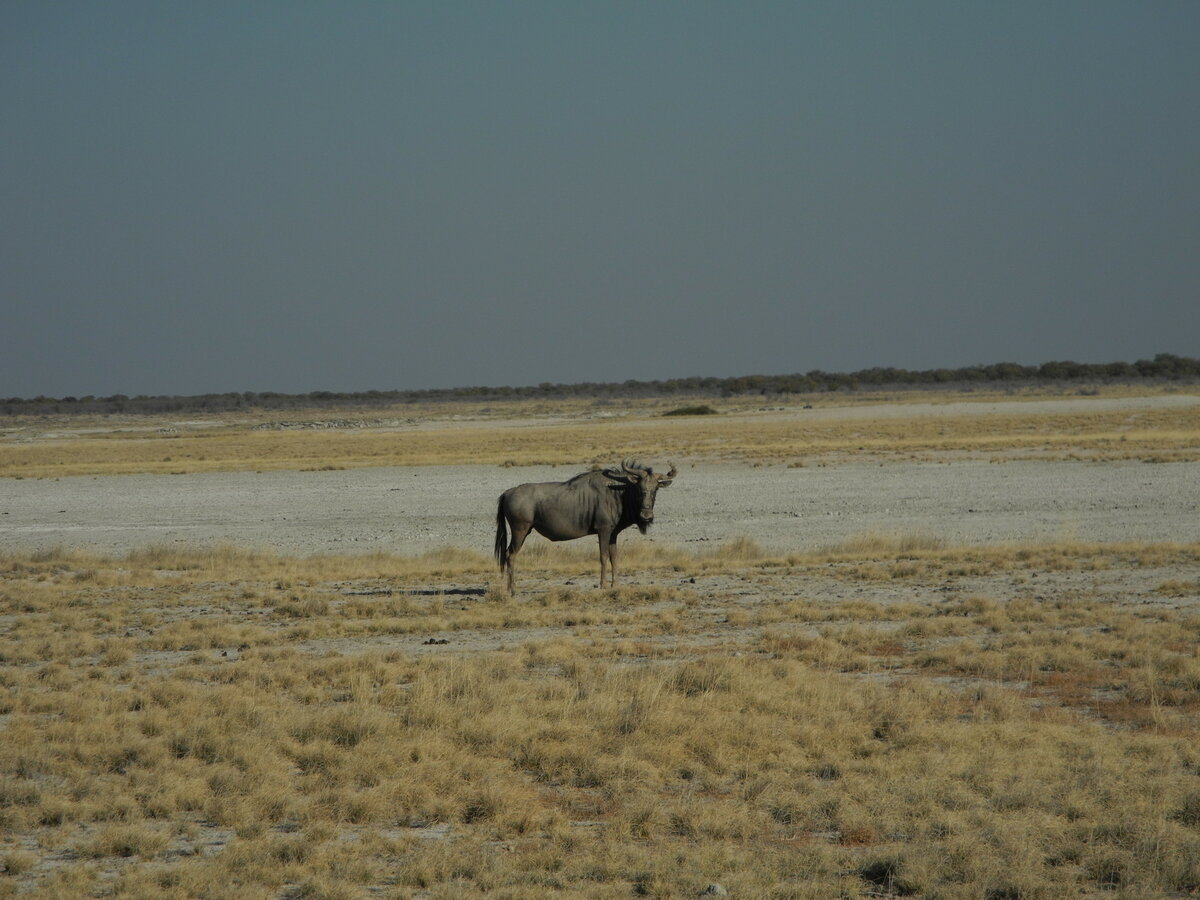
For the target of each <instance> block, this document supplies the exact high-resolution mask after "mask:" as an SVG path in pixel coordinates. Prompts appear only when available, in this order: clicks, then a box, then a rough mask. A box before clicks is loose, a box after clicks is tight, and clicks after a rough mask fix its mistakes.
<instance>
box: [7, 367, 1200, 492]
mask: <svg viewBox="0 0 1200 900" xmlns="http://www.w3.org/2000/svg"><path fill="white" fill-rule="evenodd" d="M1109 395H1111V396H1113V397H1124V396H1134V395H1130V394H1129V393H1128V392H1127V391H1121V390H1119V389H1116V388H1113V389H1109V390H1108V391H1107V392H1106V393H1105V396H1109ZM1156 395H1159V396H1160V395H1162V392H1158V393H1157V394H1155V392H1153V391H1152V390H1150V389H1147V391H1146V392H1144V394H1141V395H1136V396H1156ZM1013 399H1024V400H1029V401H1032V402H1027V403H1023V404H1021V405H1019V406H1018V405H1014V407H1013V411H1012V412H1011V413H1005V412H1000V413H997V412H994V411H993V412H987V413H986V414H985V413H981V412H977V411H973V410H972V409H971V408H970V407H971V406H972V405H974V404H973V403H968V404H965V408H956V411H955V412H954V414H950V415H948V414H945V411H944V410H943V411H942V412H940V413H938V412H937V407H938V406H943V407H944V406H945V405H946V404H948V403H951V402H954V401H963V400H971V401H983V400H999V401H1005V400H1013ZM1046 399H1062V397H1061V396H1058V395H1045V394H1042V395H1035V396H1033V397H1021V398H1013V397H1007V396H1004V395H1001V396H992V395H986V394H981V395H976V394H961V393H954V392H948V391H947V392H937V391H928V392H925V391H923V392H920V393H917V394H914V395H911V396H902V397H895V396H882V395H881V396H874V395H868V396H864V397H856V398H853V399H846V398H834V399H832V400H831V399H816V398H814V400H815V402H816V404H817V405H818V407H820V414H819V415H818V414H817V413H813V412H812V411H811V410H807V409H806V404H804V402H803V401H802V400H796V401H791V402H792V403H793V405H792V406H791V407H790V408H783V407H772V408H770V409H769V410H764V409H762V408H761V406H754V405H749V406H748V405H747V404H746V402H745V401H744V400H742V401H739V402H734V401H729V400H726V401H721V400H713V401H712V407H713V408H715V409H716V410H717V411H718V413H719V414H717V415H699V416H697V415H682V416H672V415H670V413H672V412H677V411H679V410H678V409H672V408H671V407H670V406H669V405H664V404H663V403H661V402H659V403H657V404H655V403H650V402H640V403H631V404H629V406H628V407H627V408H622V409H619V410H613V409H612V408H610V407H607V406H599V405H596V404H588V403H585V402H583V401H575V402H570V403H568V402H563V403H560V404H556V405H552V406H547V405H545V404H540V403H532V402H531V403H526V404H519V403H514V404H508V405H506V406H504V407H502V408H492V407H480V406H478V405H477V404H475V405H461V406H454V405H450V404H447V405H445V406H444V407H438V408H432V407H430V408H423V409H421V410H411V409H407V408H403V409H398V410H395V411H394V412H393V414H392V415H391V416H390V417H389V415H388V414H387V413H386V411H385V412H384V413H383V414H379V413H375V414H373V415H374V416H375V417H374V418H372V419H369V420H368V419H363V417H362V415H363V414H362V413H361V411H348V412H345V413H343V414H341V415H339V414H338V413H337V412H331V411H329V410H316V411H308V413H307V414H305V413H304V412H303V411H297V412H296V413H294V415H293V417H292V419H291V420H289V421H287V422H280V421H277V420H273V419H270V418H264V416H263V414H259V415H258V416H257V417H252V418H239V417H235V416H233V415H224V416H214V417H211V418H209V419H207V420H203V421H199V422H195V421H193V422H182V423H181V422H176V420H175V418H173V417H171V416H169V415H166V414H162V415H158V416H146V417H137V418H126V419H109V418H100V419H95V420H86V419H79V420H76V419H69V418H60V420H56V421H44V420H41V419H32V420H20V419H14V420H12V422H10V423H8V426H9V427H8V429H7V432H6V433H5V434H4V435H3V436H2V439H0V477H13V478H51V477H60V476H68V475H117V474H131V473H142V472H146V473H157V474H181V473H190V472H208V471H247V470H249V471H253V470H260V471H265V470H272V469H308V470H315V469H347V468H361V467H367V466H398V465H433V464H438V465H460V464H467V463H480V464H488V465H506V464H516V465H529V464H555V465H557V464H564V463H569V464H586V463H587V462H599V463H608V462H611V461H612V460H613V459H620V458H623V457H626V456H633V457H640V458H661V457H667V458H672V459H685V458H690V459H733V460H746V461H751V462H767V463H788V464H796V465H804V464H808V463H813V462H822V461H826V460H831V459H832V460H837V459H839V458H846V457H852V458H854V459H856V460H860V461H861V460H868V459H879V460H890V459H923V460H927V459H945V458H974V459H995V460H1003V459H1013V458H1029V457H1036V458H1041V459H1091V460H1113V459H1140V460H1146V461H1150V462H1177V461H1195V460H1200V404H1198V405H1187V406H1175V407H1166V408H1142V409H1106V408H1099V409H1090V410H1089V409H1086V408H1083V409H1080V410H1078V411H1076V412H1061V411H1051V410H1053V409H1054V407H1051V406H1044V407H1042V408H1039V405H1038V403H1037V402H1036V401H1038V400H1046ZM1074 399H1078V398H1074ZM917 402H919V403H920V404H923V405H922V406H914V405H913V404H914V403H917ZM878 404H890V408H888V407H885V406H882V405H878ZM897 405H900V406H901V407H902V408H905V407H906V408H908V409H910V410H912V412H911V414H909V415H903V416H899V415H896V411H895V407H896V406H897ZM414 412H416V413H419V415H418V416H417V417H415V418H405V417H406V416H411V414H413V413H414Z"/></svg>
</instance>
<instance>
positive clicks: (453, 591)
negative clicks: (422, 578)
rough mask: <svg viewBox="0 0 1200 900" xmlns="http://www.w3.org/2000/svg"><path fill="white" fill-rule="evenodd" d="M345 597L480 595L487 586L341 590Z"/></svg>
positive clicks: (482, 594)
mask: <svg viewBox="0 0 1200 900" xmlns="http://www.w3.org/2000/svg"><path fill="white" fill-rule="evenodd" d="M342 593H343V596H346V597H394V596H396V595H397V594H399V595H400V596H403V597H482V596H484V595H485V594H487V588H481V587H469V588H381V589H379V590H373V591H343V592H342Z"/></svg>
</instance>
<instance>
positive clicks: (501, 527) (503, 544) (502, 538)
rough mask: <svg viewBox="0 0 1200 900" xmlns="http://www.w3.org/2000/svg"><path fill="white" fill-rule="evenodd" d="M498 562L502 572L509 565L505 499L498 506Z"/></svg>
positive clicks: (502, 498) (501, 499)
mask: <svg viewBox="0 0 1200 900" xmlns="http://www.w3.org/2000/svg"><path fill="white" fill-rule="evenodd" d="M496 562H498V563H499V564H500V570H501V571H503V570H504V567H505V566H507V565H508V522H507V521H506V520H505V518H504V497H503V496H502V497H501V498H500V501H499V502H498V503H497V504H496Z"/></svg>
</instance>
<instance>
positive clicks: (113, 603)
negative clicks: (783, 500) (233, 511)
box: [0, 387, 1200, 900]
mask: <svg viewBox="0 0 1200 900" xmlns="http://www.w3.org/2000/svg"><path fill="white" fill-rule="evenodd" d="M704 405H706V406H708V407H709V408H710V409H712V410H714V411H715V414H710V415H678V416H671V415H665V413H670V412H674V411H675V410H674V409H672V408H671V404H664V403H660V402H654V401H640V402H636V403H630V404H627V405H623V406H619V407H614V406H612V405H600V404H590V403H588V402H587V401H583V400H580V401H572V402H569V403H562V404H554V403H541V404H539V403H536V402H525V403H521V404H512V405H508V406H496V405H493V406H487V407H485V406H480V405H467V404H458V405H448V404H444V405H441V406H432V405H431V406H429V407H422V408H413V407H403V408H397V409H396V410H395V411H394V413H388V414H384V415H377V414H376V413H375V412H372V414H371V417H370V418H364V417H363V416H362V415H361V414H359V413H357V412H356V411H354V410H347V411H345V412H344V413H341V414H339V415H337V416H330V414H329V412H328V410H323V411H321V412H320V413H319V414H317V413H314V414H313V415H312V416H308V417H305V416H304V415H303V414H299V413H295V412H291V413H289V419H288V420H287V421H279V420H276V419H273V418H272V417H271V415H270V414H269V413H246V414H239V415H233V414H222V415H221V416H213V417H209V418H205V417H191V418H189V420H188V421H176V420H175V419H173V418H171V417H170V416H166V415H162V416H157V417H151V418H147V417H128V418H119V417H108V418H103V419H101V418H97V419H95V420H80V419H62V420H57V419H50V418H39V419H36V420H34V419H28V420H18V419H13V420H11V421H7V422H5V423H4V424H3V425H2V426H0V514H2V515H0V532H2V531H3V530H4V528H5V523H4V521H3V515H7V512H6V509H5V504H6V503H7V502H8V501H7V500H6V499H5V496H6V494H7V495H9V496H15V495H16V488H17V487H18V486H19V487H20V488H21V489H22V490H25V489H27V488H29V487H30V483H32V484H33V491H32V494H33V495H36V493H37V488H38V485H44V487H45V490H46V496H47V497H48V498H52V499H53V500H54V503H52V504H51V505H49V506H47V508H46V514H45V515H46V518H47V522H48V523H51V524H52V523H53V521H54V518H53V517H54V516H56V515H58V514H59V513H60V512H61V510H60V509H59V508H58V501H59V500H60V499H61V498H62V497H63V496H69V494H70V492H71V490H73V487H72V486H73V485H77V484H82V483H83V482H82V481H77V480H75V479H87V480H89V481H92V480H96V479H100V480H103V481H104V483H107V484H113V485H116V486H118V488H120V487H121V486H124V485H141V484H144V481H137V480H135V479H145V478H146V477H147V476H149V475H156V476H159V477H160V478H162V479H164V483H167V484H170V483H172V478H173V476H178V475H182V476H184V477H183V478H182V479H180V478H178V477H175V478H174V481H175V482H176V483H178V484H180V485H184V486H185V487H186V490H182V489H181V490H182V493H181V495H180V496H179V497H178V498H177V499H176V501H175V508H176V510H177V514H178V515H184V516H186V513H187V509H188V507H189V505H190V504H191V503H192V501H193V499H195V500H196V501H197V502H198V501H199V498H192V497H190V496H189V495H188V494H187V491H196V490H200V489H202V486H203V484H204V483H205V482H204V481H202V480H197V479H196V478H195V477H194V476H196V475H197V474H206V475H207V474H212V475H214V476H220V473H254V472H264V473H287V472H295V473H297V475H299V474H300V473H302V472H304V473H306V474H307V476H308V479H309V482H310V481H311V480H312V478H314V477H320V476H321V474H322V473H327V475H328V477H334V476H336V475H339V474H345V473H347V472H352V471H354V470H358V469H368V468H378V467H411V468H412V469H419V468H420V467H422V466H440V467H453V466H461V467H462V472H463V475H464V477H469V476H470V474H471V473H473V472H476V471H478V468H479V467H480V466H490V467H493V468H494V469H495V470H496V471H497V472H500V473H502V474H512V475H513V477H514V481H513V483H516V480H519V478H518V475H519V473H520V472H521V470H522V468H523V467H532V466H572V467H575V468H572V469H563V471H562V477H563V478H565V477H568V476H569V475H570V474H573V472H574V471H577V470H579V469H582V468H586V467H587V466H588V465H590V464H593V463H610V462H613V461H617V460H619V459H621V458H622V457H630V456H636V457H638V458H641V459H644V460H646V461H648V462H649V461H654V462H656V463H657V462H659V461H665V460H666V459H673V460H674V461H675V462H676V463H677V464H679V466H680V471H681V475H680V477H679V478H678V479H677V483H676V484H675V485H673V486H672V487H671V489H670V491H664V492H663V493H661V494H660V496H659V500H658V516H657V522H656V525H655V532H654V534H655V539H654V540H653V541H649V540H646V539H644V538H642V537H641V536H639V535H636V534H634V533H627V534H626V535H625V536H623V537H622V539H621V545H620V546H621V551H622V552H621V555H620V565H621V573H622V574H621V576H620V577H621V580H620V581H619V583H618V585H617V586H616V587H615V588H612V589H605V590H600V589H597V588H596V587H595V583H596V578H597V569H598V564H597V562H596V559H595V556H596V553H595V548H594V545H593V543H592V540H591V539H584V540H581V541H578V542H575V543H571V544H566V545H550V544H548V543H547V542H545V541H541V540H536V539H531V541H530V542H529V543H528V544H527V546H526V550H525V551H524V552H523V554H522V556H521V560H520V571H519V575H518V591H517V593H516V595H515V596H508V595H507V594H506V593H504V592H503V591H501V590H500V589H499V588H500V587H501V580H500V578H499V573H498V572H496V571H495V564H494V562H493V560H492V559H491V557H490V556H489V555H488V554H487V550H488V549H489V547H488V546H487V545H484V546H480V545H479V543H478V542H477V541H475V540H470V541H468V540H466V539H464V538H461V537H460V538H458V539H456V538H455V537H454V536H453V535H451V538H450V539H449V540H447V541H446V542H445V544H444V546H440V547H435V548H431V549H422V550H421V551H420V552H405V547H406V545H405V543H404V540H403V535H400V536H398V537H397V538H396V539H395V545H396V546H394V547H393V548H392V549H390V550H380V549H375V550H373V551H372V552H367V553H358V554H338V553H329V552H318V553H314V552H305V551H304V550H303V548H297V549H295V550H294V551H293V552H288V550H287V548H286V547H284V548H280V547H278V546H276V547H273V548H272V549H263V548H262V547H261V546H258V545H257V544H256V545H255V546H249V545H242V544H235V543H212V542H198V543H195V544H188V543H186V542H180V541H178V540H172V541H170V542H168V541H157V542H155V541H148V542H145V543H144V544H142V545H139V546H130V547H125V548H122V549H119V550H109V551H106V552H100V551H97V550H96V549H95V548H94V546H92V545H90V544H89V543H88V541H87V540H85V538H86V533H85V532H83V531H73V532H72V531H65V532H62V534H64V535H67V537H64V538H63V539H62V540H61V541H57V542H56V543H54V544H53V545H40V546H36V547H30V546H21V545H19V542H17V541H15V540H7V539H6V542H5V543H4V544H2V545H0V546H2V547H3V549H2V550H0V896H17V897H38V898H42V897H46V898H49V897H54V898H59V897H146V898H151V897H154V898H158V897H167V898H193V897H204V898H259V897H263V898H281V900H282V898H289V900H300V898H373V897H386V898H391V897H395V898H452V897H455V898H456V897H477V896H494V897H511V898H537V897H557V896H579V897H630V896H649V897H696V896H705V895H707V896H718V895H723V894H727V895H728V896H732V897H754V898H759V897H762V898H830V897H840V898H861V897H904V896H910V897H928V898H982V900H1018V898H1056V897H1122V898H1134V897H1138V898H1142V897H1170V898H1174V897H1188V896H1196V895H1197V894H1200V650H1198V649H1197V648H1198V647H1200V543H1198V542H1197V539H1196V537H1195V535H1196V523H1195V521H1194V520H1191V519H1188V518H1187V517H1186V511H1187V510H1190V511H1191V512H1193V513H1194V512H1195V511H1196V505H1195V503H1194V502H1191V501H1188V499H1187V497H1186V496H1185V497H1184V498H1183V503H1182V506H1181V508H1182V509H1184V510H1185V515H1184V517H1183V518H1180V519H1179V521H1178V531H1179V535H1180V536H1179V538H1178V539H1163V538H1161V537H1155V538H1154V539H1132V540H1112V539H1096V538H1095V536H1094V535H1093V534H1092V533H1091V532H1090V531H1089V530H1088V529H1087V528H1083V529H1081V530H1080V532H1079V533H1076V534H1061V535H1058V536H1055V537H1053V538H1046V539H1038V540H1025V541H1022V540H1003V541H1001V540H980V541H974V542H957V541H954V540H949V539H947V537H946V536H945V535H946V529H944V528H943V527H941V526H940V525H939V519H938V516H937V515H936V514H935V513H930V514H929V515H928V517H927V520H926V521H923V522H921V523H920V526H919V527H917V526H914V525H913V524H912V519H911V518H903V521H904V522H905V523H906V524H905V526H904V527H903V528H897V527H895V525H894V524H893V521H892V520H890V519H882V520H880V521H866V522H863V523H862V524H863V525H864V527H863V528H862V529H861V531H860V533H857V534H854V535H851V536H841V537H839V538H838V539H837V540H834V541H831V542H829V543H824V544H821V543H812V542H807V543H804V542H799V541H798V542H796V545H795V546H792V547H787V546H780V543H779V541H778V540H777V539H774V536H773V534H772V533H771V532H770V531H769V530H764V529H769V528H770V525H769V523H766V524H763V523H762V522H758V523H755V524H749V520H747V523H739V522H731V523H730V526H729V527H728V528H726V529H722V533H723V537H722V539H721V540H720V541H716V540H704V541H699V540H698V541H696V542H694V543H691V542H686V541H675V540H673V539H672V534H671V521H672V506H671V504H672V500H673V497H672V492H685V491H688V490H689V487H688V480H687V478H688V475H689V474H691V475H692V477H694V478H699V477H700V474H699V473H702V472H703V471H705V466H706V465H711V464H715V463H720V464H721V465H725V466H731V467H739V471H743V470H744V471H745V472H746V473H750V474H752V475H753V474H755V473H761V477H763V478H783V477H789V478H794V477H798V476H799V477H802V476H803V475H804V474H805V472H806V471H811V472H817V471H820V472H828V471H830V470H839V469H841V470H844V471H846V472H848V473H852V472H855V471H859V469H856V468H855V467H861V466H862V465H863V464H865V463H869V464H870V465H872V466H876V467H883V469H884V470H885V471H886V470H887V469H888V468H889V467H900V466H912V465H938V466H944V467H946V471H952V470H956V467H968V466H975V467H980V466H982V467H983V468H985V469H994V470H995V471H999V472H1004V473H1006V474H1008V475H1009V476H1010V477H1011V478H1014V479H1020V478H1021V477H1022V472H1024V471H1027V470H1026V469H1023V468H1022V467H1024V466H1029V465H1037V466H1042V467H1044V466H1061V467H1064V468H1063V471H1066V470H1067V468H1066V467H1075V468H1072V469H1071V471H1072V472H1075V471H1077V467H1079V466H1086V467H1088V471H1089V472H1092V471H1094V473H1095V477H1094V485H1095V490H1096V491H1097V492H1098V496H1099V497H1100V498H1101V499H1102V498H1103V494H1104V491H1105V483H1106V478H1107V475H1106V473H1113V472H1116V471H1118V470H1120V471H1127V470H1128V468H1129V467H1144V471H1145V473H1146V480H1147V482H1148V483H1149V482H1153V481H1154V480H1155V478H1156V473H1161V472H1168V473H1176V475H1177V476H1178V474H1179V473H1183V474H1184V476H1185V477H1183V478H1182V479H1180V478H1178V477H1176V479H1175V481H1174V482H1172V483H1173V484H1181V485H1183V486H1184V487H1183V488H1181V490H1182V491H1183V492H1184V493H1185V494H1186V492H1187V490H1189V488H1188V487H1187V485H1189V484H1190V485H1192V486H1193V487H1192V489H1194V485H1195V483H1196V482H1195V480H1194V479H1190V478H1188V477H1186V476H1188V475H1189V473H1191V472H1193V471H1200V468H1198V467H1200V391H1197V390H1195V389H1192V390H1190V392H1189V390H1188V389H1176V390H1173V391H1169V392H1168V391H1166V390H1154V389H1148V388H1139V389H1134V388H1119V387H1097V388H1089V389H1088V390H1087V391H1086V392H1085V393H1084V394H1083V395H1080V393H1079V392H1078V390H1076V389H1072V390H1070V391H1064V392H1059V393H1053V392H1045V391H1042V392H1039V393H1036V394H1031V395H1020V396H1013V395H1011V394H996V395H988V394H986V393H984V392H975V393H972V394H970V395H964V394H959V393H953V392H944V393H933V392H920V393H914V394H908V395H900V396H891V395H874V396H865V397H864V396H856V395H847V396H840V395H839V396H836V397H826V396H823V395H817V396H814V397H811V398H788V399H785V400H771V401H769V402H766V403H759V402H754V403H751V402H748V401H744V400H730V399H728V398H710V399H708V400H706V401H705V404H704ZM510 469H511V470H512V471H511V473H510V472H509V471H508V470H510ZM964 470H966V469H964ZM404 471H405V472H408V471H409V468H405V469H404ZM905 471H907V470H905ZM971 471H976V469H972V470H971ZM1039 471H1044V470H1039ZM1139 471H1142V470H1139ZM772 473H774V474H772ZM756 477H757V476H756ZM122 479H131V480H129V481H122ZM309 482H305V483H309ZM297 483H299V482H297ZM6 486H7V487H6ZM10 488H11V490H10ZM64 492H66V493H65V494H64ZM118 493H119V490H118ZM484 493H486V494H487V495H486V496H484V497H482V498H481V502H480V508H481V509H484V510H488V509H489V507H490V511H491V512H492V514H494V494H493V493H490V488H489V489H488V492H484ZM1176 493H1179V491H1176ZM30 495H31V493H30V491H28V490H25V493H24V494H22V496H30ZM48 502H49V501H48ZM1189 504H1190V505H1189ZM1097 506H1098V508H1102V507H1103V506H1104V504H1103V503H1098V504H1097ZM114 514H115V513H114ZM22 515H23V516H26V519H27V518H28V516H30V515H34V513H30V512H29V510H28V509H26V510H25V511H24V512H22ZM706 515H707V516H709V517H710V518H712V517H718V518H719V517H720V516H721V515H722V511H721V506H720V505H717V506H714V507H713V508H712V509H710V510H708V512H707V513H706ZM1112 515H1114V516H1119V515H1121V513H1120V511H1116V512H1113V513H1112ZM485 518H486V515H485ZM23 521H25V520H23ZM742 524H745V525H746V527H744V528H742V527H740V525H742ZM385 525H386V523H384V522H382V521H381V522H379V523H378V527H379V528H380V529H383V528H384V527H385ZM485 525H486V523H485ZM47 528H50V524H48V525H47ZM1167 531H1168V532H1169V531H1170V528H1169V527H1168V529H1167ZM48 533H54V532H48ZM138 534H139V535H140V536H144V533H143V532H138ZM71 535H74V536H75V539H74V540H72V539H70V536H71ZM0 537H4V536H3V535H0ZM535 541H536V542H535ZM413 546H417V545H415V544H414V545H413Z"/></svg>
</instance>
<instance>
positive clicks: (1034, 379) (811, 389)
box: [0, 353, 1200, 415]
mask: <svg viewBox="0 0 1200 900" xmlns="http://www.w3.org/2000/svg"><path fill="white" fill-rule="evenodd" d="M1142 380H1145V381H1198V380H1200V359H1195V358H1191V357H1186V356H1174V355H1172V354H1170V353H1159V354H1157V355H1156V356H1155V357H1154V359H1149V360H1146V359H1140V360H1138V361H1137V362H1133V363H1128V362H1113V363H1077V362H1047V363H1042V364H1041V365H1037V366H1022V365H1019V364H1018V363H995V364H993V365H986V366H985V365H980V366H967V367H965V368H961V369H924V370H920V371H912V370H909V369H896V368H890V367H888V368H878V367H877V368H873V369H861V370H859V371H857V372H823V371H821V370H820V369H813V370H812V371H810V372H805V373H803V374H794V375H742V376H739V377H736V378H701V377H692V378H671V379H667V380H664V381H633V380H630V381H622V382H606V383H596V382H579V383H577V384H551V383H549V382H543V383H541V384H539V385H536V386H534V385H530V386H526V387H460V388H439V389H432V390H412V391H405V390H393V391H356V392H345V393H343V392H336V391H312V392H310V393H307V394H281V393H275V392H272V391H263V392H255V391H245V392H241V393H239V392H236V391H235V392H231V393H225V394H198V395H195V396H146V395H139V396H136V397H128V396H126V395H124V394H114V395H112V396H111V397H92V396H88V397H61V398H54V397H33V398H30V399H23V398H20V397H9V398H7V399H4V400H0V414H6V415H40V414H49V413H61V414H73V413H133V414H151V413H163V412H181V413H182V412H229V411H236V410H250V409H269V410H275V409H301V408H304V409H311V408H314V407H316V408H320V407H331V408H333V407H347V406H350V407H367V408H371V407H385V406H394V405H396V404H404V403H438V402H452V401H463V400H471V401H483V402H488V401H496V402H502V401H506V400H529V399H569V398H593V399H597V400H604V399H631V398H642V397H675V396H680V397H687V396H702V397H712V396H722V397H736V396H746V395H755V394H761V395H772V394H776V395H778V394H811V393H821V392H827V391H858V390H880V389H885V388H897V389H899V388H917V389H919V388H924V387H954V386H964V387H965V386H975V385H982V384H988V383H991V384H1004V385H1019V384H1031V385H1037V384H1049V383H1063V382H1068V383H1069V382H1086V383H1106V382H1107V383H1112V382H1129V381H1142Z"/></svg>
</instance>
